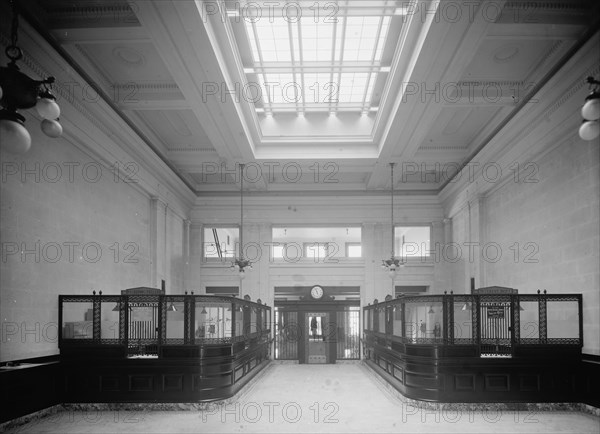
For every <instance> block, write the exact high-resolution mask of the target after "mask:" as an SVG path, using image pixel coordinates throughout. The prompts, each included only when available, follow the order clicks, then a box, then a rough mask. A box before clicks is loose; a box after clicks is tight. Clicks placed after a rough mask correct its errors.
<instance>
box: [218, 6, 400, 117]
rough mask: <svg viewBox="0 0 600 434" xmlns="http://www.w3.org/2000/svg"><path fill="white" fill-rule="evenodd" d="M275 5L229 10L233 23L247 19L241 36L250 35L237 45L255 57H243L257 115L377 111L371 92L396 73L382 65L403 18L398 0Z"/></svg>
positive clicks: (387, 65)
mask: <svg viewBox="0 0 600 434" xmlns="http://www.w3.org/2000/svg"><path fill="white" fill-rule="evenodd" d="M271 3H273V6H270V7H269V6H268V5H267V3H265V6H264V8H263V7H260V8H258V7H256V5H258V3H253V4H254V5H255V6H254V7H249V5H250V3H248V5H247V7H242V8H239V10H237V11H236V10H230V11H229V15H230V17H231V19H232V23H233V22H235V23H239V22H240V21H241V19H242V18H243V27H244V30H243V31H241V32H236V36H237V38H238V39H239V38H243V36H242V35H244V34H245V36H246V37H247V41H239V40H238V46H241V47H242V48H241V50H240V51H243V47H246V46H247V47H248V50H249V51H250V52H251V56H250V57H246V56H244V55H242V57H243V58H244V72H245V74H246V78H247V80H248V86H249V87H255V86H256V89H255V90H256V92H255V93H254V95H255V96H257V97H256V98H255V100H254V101H253V102H255V106H256V109H257V111H258V112H264V113H266V114H272V113H276V112H285V111H287V112H297V113H303V112H315V111H328V112H330V113H334V112H338V111H355V112H356V111H358V112H363V113H365V112H369V111H374V110H377V107H376V106H374V105H373V104H374V102H373V98H372V97H373V89H374V87H375V85H376V83H377V81H378V79H379V78H381V79H382V80H384V81H385V80H386V79H387V72H389V69H390V64H389V62H384V61H383V55H384V48H385V46H386V42H387V40H388V34H389V31H390V26H391V23H392V20H393V18H394V16H397V15H403V14H404V11H403V10H402V8H400V7H398V2H397V1H396V0H370V1H369V2H359V1H355V0H353V1H348V0H343V1H342V0H332V1H328V2H324V3H318V2H304V3H303V2H298V3H294V5H298V7H297V8H296V7H289V6H288V7H281V6H279V7H278V6H277V5H275V3H277V2H271ZM240 13H241V14H242V16H240ZM391 39H394V38H391ZM391 42H392V43H393V45H394V46H395V45H396V44H397V40H396V41H391ZM250 58H251V61H250ZM250 63H251V64H250ZM258 89H260V95H258ZM253 99H254V97H253Z"/></svg>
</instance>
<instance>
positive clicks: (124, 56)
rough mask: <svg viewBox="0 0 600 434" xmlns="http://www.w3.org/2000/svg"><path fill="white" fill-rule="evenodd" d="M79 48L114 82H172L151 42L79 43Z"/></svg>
mask: <svg viewBox="0 0 600 434" xmlns="http://www.w3.org/2000/svg"><path fill="white" fill-rule="evenodd" d="M79 47H80V49H81V50H82V51H83V52H84V54H85V56H86V57H87V58H88V59H90V60H91V61H92V62H93V63H94V64H95V66H96V67H97V68H98V69H99V70H101V71H102V72H103V73H104V76H105V77H106V78H107V79H109V80H110V82H112V83H124V82H132V83H142V82H172V81H173V78H172V77H171V74H170V73H169V70H168V69H167V66H166V65H165V63H164V62H163V61H162V59H161V57H160V55H159V54H158V52H157V51H156V48H155V46H154V45H153V44H151V43H149V42H148V43H132V42H128V43H111V44H80V45H79Z"/></svg>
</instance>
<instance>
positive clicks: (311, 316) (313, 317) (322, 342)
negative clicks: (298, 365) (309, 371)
mask: <svg viewBox="0 0 600 434" xmlns="http://www.w3.org/2000/svg"><path fill="white" fill-rule="evenodd" d="M304 324H306V328H307V330H306V334H305V336H306V339H305V342H306V363H329V344H330V343H329V339H328V335H329V332H330V330H329V329H330V325H329V312H306V313H305V322H304Z"/></svg>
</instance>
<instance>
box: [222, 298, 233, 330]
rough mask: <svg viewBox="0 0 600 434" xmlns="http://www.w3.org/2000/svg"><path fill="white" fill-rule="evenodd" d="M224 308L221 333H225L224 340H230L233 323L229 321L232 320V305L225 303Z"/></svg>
mask: <svg viewBox="0 0 600 434" xmlns="http://www.w3.org/2000/svg"><path fill="white" fill-rule="evenodd" d="M223 307H224V309H225V310H224V311H223V318H224V320H223V332H224V333H225V336H224V337H226V338H230V337H231V336H232V327H233V325H232V324H233V322H232V321H231V318H232V304H231V303H225V305H224V306H223Z"/></svg>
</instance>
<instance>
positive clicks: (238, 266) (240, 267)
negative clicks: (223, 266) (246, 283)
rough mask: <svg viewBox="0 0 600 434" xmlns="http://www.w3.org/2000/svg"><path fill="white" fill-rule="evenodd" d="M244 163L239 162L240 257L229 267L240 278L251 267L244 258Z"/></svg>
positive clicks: (243, 276)
mask: <svg viewBox="0 0 600 434" xmlns="http://www.w3.org/2000/svg"><path fill="white" fill-rule="evenodd" d="M244 166H245V165H244V164H240V257H239V258H235V259H234V261H233V262H232V263H231V269H232V270H234V271H237V272H238V273H239V276H240V279H244V278H245V277H246V270H251V269H252V264H251V263H250V261H248V260H247V259H244V237H243V233H244Z"/></svg>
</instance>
